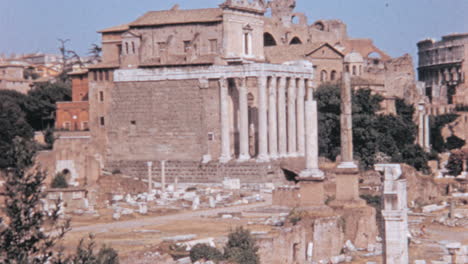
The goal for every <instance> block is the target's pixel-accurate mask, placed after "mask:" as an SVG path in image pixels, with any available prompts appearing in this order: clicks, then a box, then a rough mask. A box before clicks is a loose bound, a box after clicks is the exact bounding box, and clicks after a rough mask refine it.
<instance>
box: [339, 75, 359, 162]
mask: <svg viewBox="0 0 468 264" xmlns="http://www.w3.org/2000/svg"><path fill="white" fill-rule="evenodd" d="M343 79H344V83H343V84H342V86H341V163H340V164H339V165H338V168H345V169H355V168H357V166H356V164H355V163H354V159H353V110H352V103H351V96H352V93H351V76H350V74H349V72H344V73H343Z"/></svg>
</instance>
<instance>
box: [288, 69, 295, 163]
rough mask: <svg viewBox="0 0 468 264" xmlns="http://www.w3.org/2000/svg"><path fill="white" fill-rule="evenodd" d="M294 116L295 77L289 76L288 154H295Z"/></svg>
mask: <svg viewBox="0 0 468 264" xmlns="http://www.w3.org/2000/svg"><path fill="white" fill-rule="evenodd" d="M296 118H297V115H296V79H295V78H291V79H290V81H289V85H288V156H296V155H297V140H296V139H297V131H296Z"/></svg>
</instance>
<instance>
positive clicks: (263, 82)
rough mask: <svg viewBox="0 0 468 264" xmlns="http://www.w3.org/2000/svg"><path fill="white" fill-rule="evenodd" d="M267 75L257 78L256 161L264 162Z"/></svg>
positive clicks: (266, 138) (266, 159)
mask: <svg viewBox="0 0 468 264" xmlns="http://www.w3.org/2000/svg"><path fill="white" fill-rule="evenodd" d="M266 86H267V77H266V76H265V77H263V76H261V77H259V79H258V152H259V153H258V161H259V162H266V161H268V160H269V157H268V117H267V94H266Z"/></svg>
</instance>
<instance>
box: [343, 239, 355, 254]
mask: <svg viewBox="0 0 468 264" xmlns="http://www.w3.org/2000/svg"><path fill="white" fill-rule="evenodd" d="M345 247H346V248H347V249H348V250H349V251H350V252H354V251H357V249H356V247H355V246H354V245H353V242H351V241H350V240H347V241H346V242H345Z"/></svg>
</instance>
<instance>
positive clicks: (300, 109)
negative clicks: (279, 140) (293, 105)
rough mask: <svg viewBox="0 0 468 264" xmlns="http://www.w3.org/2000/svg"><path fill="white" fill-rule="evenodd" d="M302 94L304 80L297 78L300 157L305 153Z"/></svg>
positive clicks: (298, 149)
mask: <svg viewBox="0 0 468 264" xmlns="http://www.w3.org/2000/svg"><path fill="white" fill-rule="evenodd" d="M304 96H305V84H304V80H303V79H299V86H298V89H297V152H298V154H299V156H301V157H302V156H304V154H305V131H304V130H305V125H304V121H305V120H304V119H305V117H304Z"/></svg>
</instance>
